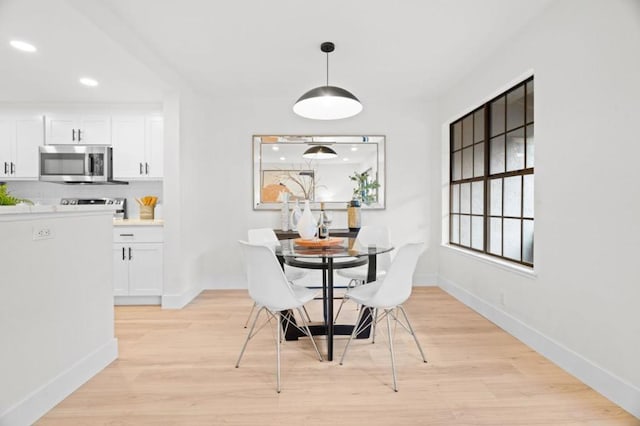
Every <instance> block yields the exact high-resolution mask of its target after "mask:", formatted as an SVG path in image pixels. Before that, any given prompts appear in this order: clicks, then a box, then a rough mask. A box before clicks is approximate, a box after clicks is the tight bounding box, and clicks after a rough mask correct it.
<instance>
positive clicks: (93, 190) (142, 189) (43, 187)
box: [7, 181, 163, 219]
mask: <svg viewBox="0 0 640 426" xmlns="http://www.w3.org/2000/svg"><path fill="white" fill-rule="evenodd" d="M7 187H8V189H9V191H10V192H11V194H12V195H14V196H16V197H18V198H26V199H29V200H31V201H33V202H34V203H37V204H60V199H61V198H103V197H109V198H115V197H125V198H126V199H127V217H128V218H137V217H138V215H139V212H140V211H139V208H138V207H139V206H138V203H137V202H136V200H135V199H136V197H138V198H140V197H144V196H145V195H154V196H156V197H158V205H157V206H156V210H155V218H156V219H162V202H163V197H162V182H161V181H132V182H129V184H128V185H68V184H59V183H51V182H40V181H15V182H13V181H9V182H7Z"/></svg>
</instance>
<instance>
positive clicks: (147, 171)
mask: <svg viewBox="0 0 640 426" xmlns="http://www.w3.org/2000/svg"><path fill="white" fill-rule="evenodd" d="M144 172H145V174H147V175H148V174H149V163H144Z"/></svg>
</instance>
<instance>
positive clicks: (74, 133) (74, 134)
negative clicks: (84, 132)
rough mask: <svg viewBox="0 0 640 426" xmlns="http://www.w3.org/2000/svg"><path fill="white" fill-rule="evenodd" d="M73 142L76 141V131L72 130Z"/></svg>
mask: <svg viewBox="0 0 640 426" xmlns="http://www.w3.org/2000/svg"><path fill="white" fill-rule="evenodd" d="M71 140H72V141H75V140H76V129H71Z"/></svg>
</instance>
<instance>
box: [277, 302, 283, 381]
mask: <svg viewBox="0 0 640 426" xmlns="http://www.w3.org/2000/svg"><path fill="white" fill-rule="evenodd" d="M281 316H282V314H281V313H280V312H278V313H276V318H277V319H278V326H277V327H276V330H277V331H276V354H277V355H276V356H277V361H276V377H277V378H276V383H277V387H276V390H277V391H278V393H280V333H281V331H280V322H281V320H282V318H281Z"/></svg>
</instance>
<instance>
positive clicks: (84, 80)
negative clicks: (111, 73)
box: [80, 77, 98, 87]
mask: <svg viewBox="0 0 640 426" xmlns="http://www.w3.org/2000/svg"><path fill="white" fill-rule="evenodd" d="M80 83H81V84H84V85H85V86H89V87H96V86H97V85H98V82H97V81H96V80H94V79H93V78H90V77H82V78H81V79H80Z"/></svg>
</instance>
